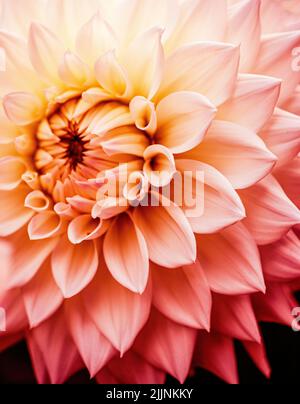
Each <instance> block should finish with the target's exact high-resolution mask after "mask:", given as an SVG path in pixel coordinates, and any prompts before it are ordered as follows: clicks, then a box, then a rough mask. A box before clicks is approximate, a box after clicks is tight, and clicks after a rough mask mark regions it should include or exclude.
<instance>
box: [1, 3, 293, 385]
mask: <svg viewBox="0 0 300 404" xmlns="http://www.w3.org/2000/svg"><path fill="white" fill-rule="evenodd" d="M298 28H299V29H300V10H299V4H298V2H297V1H286V2H284V1H279V0H261V1H260V0H241V1H240V0H239V1H232V0H228V1H227V0H160V1H156V0H120V1H119V0H114V1H113V0H110V1H108V0H85V1H82V0H50V1H46V0H26V1H23V0H2V1H1V31H0V47H1V48H3V50H4V54H5V59H6V60H5V62H6V69H4V71H1V72H0V89H1V97H2V98H1V99H2V102H1V103H2V105H1V112H0V144H1V148H0V237H1V239H0V244H1V245H0V254H1V263H2V264H1V266H2V268H1V276H0V277H1V288H0V307H1V308H3V309H5V312H6V316H7V324H6V331H5V332H1V333H0V349H1V350H4V349H6V348H7V347H9V346H11V345H13V344H14V343H16V342H17V341H19V340H22V339H26V341H27V344H28V348H29V352H30V355H31V359H32V363H33V367H34V370H35V373H36V377H37V380H38V382H39V383H48V382H51V383H63V382H65V381H67V380H68V378H69V377H70V376H71V375H73V374H74V373H76V372H77V371H78V370H80V369H82V368H87V369H88V371H89V373H90V375H91V377H96V379H97V381H98V382H99V383H164V381H165V379H166V375H168V374H169V375H172V376H173V377H175V378H177V379H178V380H179V381H180V382H184V381H185V380H186V378H187V377H188V375H189V374H191V372H192V371H193V370H194V369H195V368H196V367H198V366H201V367H204V368H206V369H208V370H210V371H212V372H213V373H215V374H216V375H218V376H219V377H221V378H222V379H224V380H225V381H227V382H229V383H237V382H238V374H237V366H236V359H235V352H234V340H236V339H237V340H240V341H242V343H243V345H244V346H245V349H246V350H247V352H248V353H249V355H250V357H251V358H252V359H253V361H254V362H255V363H256V365H257V366H258V367H259V369H260V370H261V371H262V372H263V373H264V374H265V375H266V376H269V375H270V371H271V370H270V367H269V365H268V361H267V358H266V354H265V350H264V344H263V341H262V337H261V332H260V327H259V323H260V322H261V321H271V322H278V323H283V324H288V325H290V324H291V320H292V319H291V309H292V308H293V307H295V306H296V305H297V302H296V301H295V300H294V298H293V292H294V291H295V285H297V284H298V285H299V279H300V270H299V268H300V262H299V257H300V254H299V251H300V240H299V233H300V232H299V225H300V210H299V208H300V200H299V193H298V190H299V185H300V170H299V169H300V157H299V152H300V136H299V134H300V117H299V115H300V103H299V102H300V101H299V100H300V98H299V97H300V90H299V87H298V84H299V79H300V68H299V69H297V68H293V67H295V63H294V62H295V60H294V58H295V49H297V48H299V47H300V31H297V29H298ZM198 174H200V175H198ZM180 179H181V180H182V179H183V181H181V185H182V186H181V187H178V184H180ZM111 184H113V185H114V186H111ZM178 188H179V191H180V192H178ZM183 190H184V192H183ZM183 194H184V195H183ZM186 194H187V196H188V198H187V199H188V200H187V199H186V198H185V196H186ZM190 200H192V202H193V203H192V204H191V203H189V202H190Z"/></svg>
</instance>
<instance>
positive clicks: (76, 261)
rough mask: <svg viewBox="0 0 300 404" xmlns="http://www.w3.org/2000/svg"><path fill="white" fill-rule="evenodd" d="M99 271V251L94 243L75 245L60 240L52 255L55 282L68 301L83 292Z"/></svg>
mask: <svg viewBox="0 0 300 404" xmlns="http://www.w3.org/2000/svg"><path fill="white" fill-rule="evenodd" d="M97 269H98V251H97V247H96V244H95V242H94V241H84V242H82V243H81V244H79V245H73V244H71V243H70V242H69V240H68V238H67V237H63V238H61V239H60V242H59V244H58V245H57V247H56V249H55V250H54V252H53V254H52V271H53V276H54V279H55V282H56V283H57V285H58V287H59V288H60V290H61V291H62V293H63V295H64V297H65V298H66V299H68V298H71V297H73V296H75V295H77V294H78V293H79V292H81V291H82V290H83V289H84V288H86V286H87V285H88V284H89V283H90V282H91V281H92V280H93V278H94V276H95V274H96V272H97Z"/></svg>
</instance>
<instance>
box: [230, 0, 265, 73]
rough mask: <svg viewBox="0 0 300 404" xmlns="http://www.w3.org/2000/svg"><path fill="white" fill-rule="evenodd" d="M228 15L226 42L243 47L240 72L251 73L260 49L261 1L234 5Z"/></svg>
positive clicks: (247, 1) (252, 0) (250, 0)
mask: <svg viewBox="0 0 300 404" xmlns="http://www.w3.org/2000/svg"><path fill="white" fill-rule="evenodd" d="M228 14H229V27H228V30H227V40H226V42H229V43H234V44H236V45H241V62H240V71H243V72H249V71H251V69H252V68H253V66H254V65H255V62H256V58H257V56H258V52H259V49H260V36H261V27H260V0H245V1H241V2H238V3H236V4H233V5H232V6H231V7H230V8H229V10H228ZM241 21H242V22H243V23H241Z"/></svg>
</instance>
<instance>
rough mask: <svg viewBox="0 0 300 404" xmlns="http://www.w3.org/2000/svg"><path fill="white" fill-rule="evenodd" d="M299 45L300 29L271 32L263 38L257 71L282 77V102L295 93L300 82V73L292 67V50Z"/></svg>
mask: <svg viewBox="0 0 300 404" xmlns="http://www.w3.org/2000/svg"><path fill="white" fill-rule="evenodd" d="M299 45H300V34H299V32H298V31H293V32H284V33H278V34H270V35H265V36H264V37H263V38H262V42H261V49H260V55H259V57H258V59H257V61H256V66H255V73H258V74H264V75H266V76H273V77H280V78H281V79H282V87H281V94H280V103H283V102H285V101H286V100H287V99H288V98H289V97H290V96H291V95H292V94H293V91H294V90H295V88H296V86H297V85H298V83H299V78H300V73H299V72H297V71H295V69H293V68H292V63H293V54H292V52H293V49H295V48H297V47H299Z"/></svg>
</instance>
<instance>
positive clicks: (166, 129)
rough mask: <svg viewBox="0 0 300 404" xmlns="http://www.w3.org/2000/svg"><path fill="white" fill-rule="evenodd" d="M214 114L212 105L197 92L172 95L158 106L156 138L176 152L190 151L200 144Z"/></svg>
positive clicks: (214, 110)
mask: <svg viewBox="0 0 300 404" xmlns="http://www.w3.org/2000/svg"><path fill="white" fill-rule="evenodd" d="M215 113H216V109H215V107H214V106H213V105H212V104H211V103H210V101H209V100H208V99H207V98H205V97H203V96H202V95H200V94H197V93H192V92H184V91H182V92H178V93H174V94H171V95H169V96H167V97H166V98H164V99H163V100H162V101H161V102H160V103H159V104H158V106H157V133H156V134H155V140H156V141H157V142H158V143H160V144H162V145H164V146H166V147H168V148H169V149H170V150H171V151H172V152H173V153H175V154H178V153H184V152H186V151H188V150H191V149H193V148H194V147H196V146H197V145H198V144H199V143H201V141H202V139H203V137H204V135H205V132H206V131H207V129H208V127H209V125H210V124H211V122H212V120H213V118H214V116H215Z"/></svg>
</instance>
